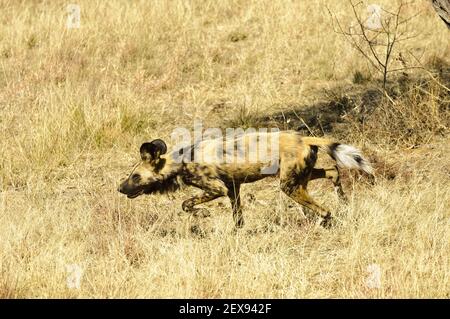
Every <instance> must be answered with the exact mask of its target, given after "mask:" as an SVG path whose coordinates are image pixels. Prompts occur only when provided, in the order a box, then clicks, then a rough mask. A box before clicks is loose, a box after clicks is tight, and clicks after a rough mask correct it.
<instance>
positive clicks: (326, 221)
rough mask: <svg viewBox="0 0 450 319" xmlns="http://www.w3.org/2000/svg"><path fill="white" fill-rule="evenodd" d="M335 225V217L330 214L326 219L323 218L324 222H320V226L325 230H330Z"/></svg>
mask: <svg viewBox="0 0 450 319" xmlns="http://www.w3.org/2000/svg"><path fill="white" fill-rule="evenodd" d="M334 224H335V219H334V217H332V216H331V213H328V214H327V215H326V216H325V217H323V219H322V221H321V222H320V226H322V227H323V228H327V229H328V228H330V227H331V226H333V225H334Z"/></svg>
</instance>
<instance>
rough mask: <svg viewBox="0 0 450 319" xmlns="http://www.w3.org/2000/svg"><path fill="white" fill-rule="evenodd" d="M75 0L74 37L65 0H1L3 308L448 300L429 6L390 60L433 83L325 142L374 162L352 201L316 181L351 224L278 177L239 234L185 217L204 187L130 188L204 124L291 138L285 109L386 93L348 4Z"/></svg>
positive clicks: (446, 222)
mask: <svg viewBox="0 0 450 319" xmlns="http://www.w3.org/2000/svg"><path fill="white" fill-rule="evenodd" d="M71 2H72V3H76V4H78V5H79V6H80V8H81V20H80V28H79V29H68V28H67V27H66V20H67V11H66V5H67V4H68V3H67V2H66V1H50V0H48V1H38V0H36V1H32V0H29V1H27V0H23V1H16V0H14V1H13V0H10V1H8V0H0V24H1V27H0V128H1V134H2V139H1V140H0V148H1V157H0V187H1V189H0V297H2V298H105V297H106V298H133V297H138V298H160V297H168V298H172V297H181V298H184V297H187V298H194V297H197V298H227V297H229V298H232V297H242V298H246V297H254V298H256V297H267V298H272V297H277V298H339V297H340V298H376V297H379V298H401V297H406V298H424V297H430V298H449V297H450V218H449V217H450V178H449V177H450V150H449V134H448V133H449V131H448V129H449V125H450V120H449V119H450V108H449V95H448V83H449V82H448V81H447V82H445V79H447V80H448V77H446V76H448V70H449V68H448V65H449V63H450V58H449V57H450V47H449V43H450V42H449V35H450V31H449V30H447V28H446V26H445V24H444V23H443V22H442V21H441V20H440V19H439V17H438V16H437V15H436V13H435V12H434V10H433V9H432V7H431V5H430V3H429V1H426V0H414V1H413V2H412V4H410V5H408V7H407V9H406V11H407V13H409V14H414V13H420V14H419V16H418V17H416V18H415V19H414V20H412V21H411V24H410V26H411V29H412V30H417V31H420V35H418V36H417V37H415V38H413V39H411V40H409V41H405V42H402V43H400V44H399V46H398V47H396V52H397V53H398V52H407V51H408V50H410V51H412V52H416V53H417V55H419V56H420V57H421V61H423V63H424V65H425V66H426V67H427V68H428V69H427V70H429V71H423V70H420V69H414V70H410V71H409V78H410V79H413V78H414V79H421V80H420V81H423V82H421V83H425V84H423V85H421V84H420V85H419V84H417V85H416V84H414V83H417V82H414V81H413V80H411V83H412V84H407V85H409V86H407V88H406V89H403V91H402V92H403V93H401V94H400V95H398V96H397V97H396V98H395V101H394V104H393V103H391V102H390V101H389V100H388V99H386V98H382V99H381V100H380V101H381V102H380V103H379V105H378V106H377V108H376V109H375V111H374V112H373V113H371V114H370V115H369V116H368V117H367V119H366V120H364V121H362V122H361V121H358V120H357V116H354V115H352V114H355V113H352V112H354V111H351V112H350V111H349V114H348V116H344V117H343V120H342V121H341V122H340V123H337V124H336V125H334V124H333V125H334V126H333V129H332V130H331V131H326V135H328V136H334V137H335V138H337V139H339V140H340V141H342V142H346V143H351V144H354V145H356V146H358V147H361V148H362V149H363V150H364V152H365V153H366V154H368V156H369V158H371V159H373V160H374V162H375V163H374V166H375V168H376V182H375V184H374V185H371V184H370V183H368V182H367V180H365V179H364V178H363V177H358V176H357V175H355V174H346V177H345V178H344V188H345V191H346V192H347V194H348V195H349V197H350V201H349V203H348V204H347V205H343V204H341V203H339V201H338V199H337V196H336V194H334V193H333V189H332V187H331V185H330V184H329V183H328V182H327V181H323V182H322V181H315V182H313V183H311V192H312V195H313V197H315V198H316V199H317V200H318V201H319V202H320V203H326V205H327V206H328V207H330V208H331V209H332V210H333V211H334V212H336V214H337V216H338V223H337V225H336V226H335V227H333V228H331V229H323V228H321V227H320V226H318V225H317V223H314V222H309V221H307V220H306V219H305V217H304V215H303V213H302V209H301V207H300V206H298V205H295V204H294V203H292V202H291V201H290V200H289V199H288V198H287V197H286V196H285V195H283V194H282V193H281V191H280V190H279V187H278V181H277V180H276V179H266V180H262V181H259V182H256V183H254V184H246V185H244V186H243V205H244V217H245V219H246V225H245V227H244V228H243V229H242V230H240V231H238V233H237V234H234V233H233V231H232V230H233V221H232V217H231V208H230V204H229V202H228V200H227V199H226V198H224V199H219V200H216V201H214V202H211V203H209V204H206V205H205V206H206V207H208V208H209V209H210V211H211V212H212V216H211V217H209V218H205V219H196V218H193V217H190V216H188V215H187V214H184V213H181V202H182V200H183V199H186V198H188V197H189V196H190V195H191V194H193V193H195V192H197V190H195V189H183V190H182V191H179V192H177V193H174V194H173V195H171V196H166V195H152V196H142V197H139V198H137V199H134V200H129V199H127V198H126V197H125V196H123V195H120V194H119V193H118V192H117V190H116V189H117V185H118V183H119V181H120V179H121V178H123V177H126V175H127V174H128V173H129V172H130V171H131V168H132V167H133V165H134V164H135V163H136V162H137V161H138V159H139V154H138V149H139V146H140V145H141V143H142V142H144V141H149V140H152V139H154V138H163V139H165V140H166V141H168V142H169V144H170V134H171V132H172V131H173V130H174V129H175V128H177V127H186V128H188V129H192V128H193V122H194V120H196V119H198V120H201V121H202V122H203V125H204V126H205V127H220V128H225V127H230V126H244V127H249V126H253V125H254V126H258V125H259V126H264V125H267V124H268V123H270V124H271V125H277V126H278V127H280V128H294V129H295V127H290V126H289V125H290V124H289V123H292V122H291V119H290V118H283V119H282V120H279V118H280V117H279V116H278V117H276V116H272V115H274V114H282V115H283V114H292V111H295V112H301V110H302V108H306V107H308V106H313V105H319V104H320V103H325V105H326V104H327V103H329V102H330V101H334V100H333V99H335V100H339V101H348V99H346V97H347V96H350V95H352V94H356V95H358V94H359V92H364V91H365V90H367V89H368V88H371V87H376V86H377V85H378V82H377V81H378V80H379V75H378V74H376V73H375V72H374V71H373V70H371V68H370V67H369V66H368V65H367V63H366V61H365V59H364V58H363V57H362V56H361V55H360V54H359V53H358V52H356V51H355V50H354V49H353V48H352V47H351V46H350V45H349V44H348V43H347V42H346V41H345V39H344V38H343V37H342V36H341V35H338V34H336V33H335V32H333V29H332V26H331V22H330V20H331V19H330V17H329V15H328V12H327V10H326V8H325V4H327V5H328V6H329V8H330V10H331V11H332V12H334V13H336V14H337V15H338V16H339V17H340V18H341V19H342V22H343V23H344V24H349V23H350V21H351V18H352V15H351V9H350V7H349V5H348V3H347V2H346V1H341V0H332V1H325V0H318V1H300V0H299V1H282V0H270V1H269V0H268V1H265V0H263V1H256V0H250V1H245V0H227V1H213V0H207V1H162V0H151V1H125V0H123V1H119V0H109V1H106V0H105V1H102V0H96V1H88V0H76V1H75V0H74V1H71ZM377 3H378V4H380V5H381V6H383V7H385V8H389V9H390V8H391V7H392V8H394V7H395V5H396V4H398V3H399V1H384V0H383V1H382V0H377ZM367 4H368V3H367ZM395 63H396V62H395ZM409 63H411V64H413V63H414V61H409ZM355 73H360V74H363V75H364V77H367V79H368V80H367V81H365V82H364V83H354V82H355V80H354V79H355ZM431 75H433V78H431ZM397 77H398V75H396V74H392V76H391V86H392V87H395V86H396V83H397ZM433 79H434V80H433ZM361 105H362V106H363V104H361ZM361 105H360V106H361ZM326 115H327V114H320V116H326ZM267 119H270V120H267ZM292 121H294V122H295V119H294V118H293V119H292ZM319 122H320V121H319ZM319 124H320V123H319ZM311 130H314V132H315V134H317V135H322V130H321V125H317V126H315V127H314V128H311ZM325 157H326V156H325ZM252 195H254V196H252ZM71 265H76V266H71ZM71 267H75V268H77V269H78V270H80V276H79V279H80V280H79V287H73V286H71V285H70V284H68V283H69V282H68V280H69V281H70V280H71V279H70V278H72V277H71V276H73V275H74V272H73V269H72V268H71ZM373 269H375V270H373ZM374 271H375V272H378V275H379V276H378V277H377V278H375V279H373V278H372V279H371V276H374ZM376 275H377V274H375V276H376ZM370 280H372V284H370V282H369V284H368V281H370ZM373 280H375V282H377V284H375V285H373Z"/></svg>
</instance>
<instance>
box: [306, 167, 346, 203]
mask: <svg viewBox="0 0 450 319" xmlns="http://www.w3.org/2000/svg"><path fill="white" fill-rule="evenodd" d="M318 178H327V179H330V180H331V181H332V182H333V185H334V190H335V191H336V193H337V195H338V196H339V198H340V199H341V200H342V201H345V202H347V201H348V199H347V196H346V195H345V193H344V190H343V189H342V185H341V179H340V175H339V169H338V168H337V166H335V167H331V168H313V169H312V172H311V177H310V178H309V180H310V181H312V180H314V179H318Z"/></svg>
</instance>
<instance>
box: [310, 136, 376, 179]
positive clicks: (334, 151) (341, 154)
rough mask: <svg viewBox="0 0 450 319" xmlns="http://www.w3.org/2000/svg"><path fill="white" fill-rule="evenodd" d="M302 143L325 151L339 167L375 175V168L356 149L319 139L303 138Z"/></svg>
mask: <svg viewBox="0 0 450 319" xmlns="http://www.w3.org/2000/svg"><path fill="white" fill-rule="evenodd" d="M302 141H303V142H304V143H306V144H308V145H316V146H318V147H320V148H321V149H323V150H325V151H326V152H327V153H328V155H330V156H331V158H333V159H334V160H335V161H336V163H337V165H338V166H339V167H345V168H350V169H356V170H360V171H363V172H365V173H367V174H369V175H373V168H372V166H371V165H370V163H369V161H368V160H366V159H365V158H364V157H363V155H362V154H361V151H360V150H358V149H357V148H356V147H354V146H351V145H346V144H340V143H336V142H334V141H332V140H329V139H325V138H317V137H303V138H302Z"/></svg>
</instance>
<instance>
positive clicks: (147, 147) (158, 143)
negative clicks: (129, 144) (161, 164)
mask: <svg viewBox="0 0 450 319" xmlns="http://www.w3.org/2000/svg"><path fill="white" fill-rule="evenodd" d="M139 152H140V153H141V158H142V160H143V161H152V160H155V159H158V158H159V156H161V155H163V154H166V152H167V145H166V143H164V141H163V140H160V139H156V140H153V141H151V142H150V143H144V144H142V145H141V148H140V149H139Z"/></svg>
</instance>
